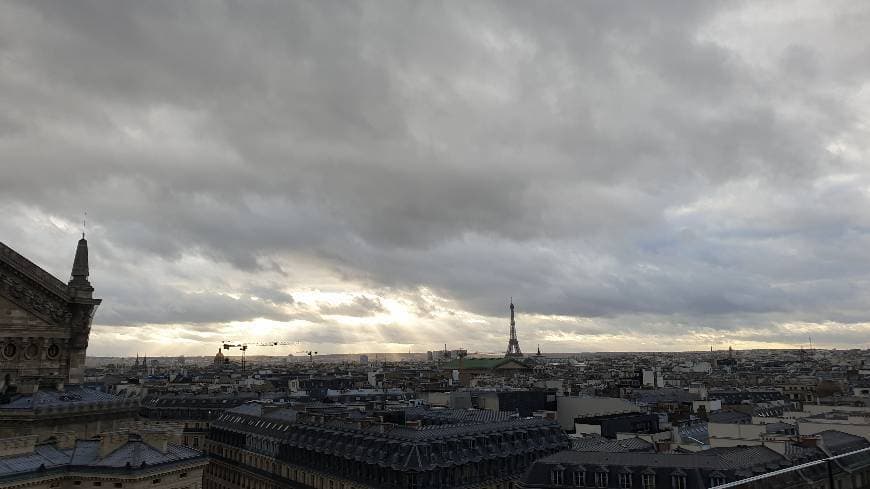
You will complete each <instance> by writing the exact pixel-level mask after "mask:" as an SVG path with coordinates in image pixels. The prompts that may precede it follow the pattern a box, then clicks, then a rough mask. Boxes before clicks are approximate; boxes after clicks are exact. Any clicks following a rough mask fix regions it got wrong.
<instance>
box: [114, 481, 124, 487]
mask: <svg viewBox="0 0 870 489" xmlns="http://www.w3.org/2000/svg"><path fill="white" fill-rule="evenodd" d="M122 486H123V485H122V484H121V483H120V482H116V483H115V487H122Z"/></svg>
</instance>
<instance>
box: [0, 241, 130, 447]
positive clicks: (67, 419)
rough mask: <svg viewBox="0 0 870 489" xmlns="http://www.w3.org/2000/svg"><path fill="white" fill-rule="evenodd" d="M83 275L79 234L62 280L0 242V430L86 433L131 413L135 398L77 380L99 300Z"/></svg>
mask: <svg viewBox="0 0 870 489" xmlns="http://www.w3.org/2000/svg"><path fill="white" fill-rule="evenodd" d="M88 276H89V266H88V242H87V240H85V238H84V235H82V238H81V239H80V240H79V242H78V246H77V247H76V253H75V259H74V260H73V267H72V273H71V278H70V280H69V282H67V283H64V282H62V281H61V280H59V279H57V278H55V277H53V276H52V275H51V274H49V273H48V272H46V271H45V270H43V269H42V268H40V267H39V266H37V265H36V264H34V263H33V262H31V261H30V260H28V259H27V258H25V257H24V256H22V255H20V254H18V253H17V252H15V251H14V250H12V249H11V248H10V247H8V246H6V245H5V244H3V243H0V437H7V436H17V435H37V436H38V437H39V438H40V439H47V438H48V437H50V436H51V435H52V434H53V433H55V432H61V431H73V432H75V433H76V434H77V435H78V436H79V437H83V438H87V437H90V436H93V435H95V434H97V433H100V432H104V431H111V430H114V429H116V428H117V425H118V423H120V422H123V421H126V420H131V419H134V418H135V417H136V415H137V411H138V401H136V400H132V399H124V398H120V397H116V396H113V395H110V394H106V393H102V392H97V391H94V390H92V389H87V388H85V387H83V386H82V385H81V383H82V380H83V373H84V368H85V354H86V351H87V347H88V336H89V334H90V330H91V322H92V321H93V318H94V314H95V313H96V311H97V307H98V306H99V305H100V302H101V300H100V299H95V298H94V288H93V287H92V286H91V284H90V281H89V279H88Z"/></svg>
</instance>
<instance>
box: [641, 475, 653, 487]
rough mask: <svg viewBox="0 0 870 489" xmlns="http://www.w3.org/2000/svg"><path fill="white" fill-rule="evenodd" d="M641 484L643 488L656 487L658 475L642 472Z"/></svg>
mask: <svg viewBox="0 0 870 489" xmlns="http://www.w3.org/2000/svg"><path fill="white" fill-rule="evenodd" d="M640 482H641V485H642V486H643V489H656V475H655V474H654V473H653V474H642V475H641V477H640Z"/></svg>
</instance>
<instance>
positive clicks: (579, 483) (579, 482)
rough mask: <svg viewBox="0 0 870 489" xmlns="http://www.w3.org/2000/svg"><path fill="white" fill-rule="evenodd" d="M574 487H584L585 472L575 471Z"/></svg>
mask: <svg viewBox="0 0 870 489" xmlns="http://www.w3.org/2000/svg"><path fill="white" fill-rule="evenodd" d="M573 479H574V480H573V482H574V487H586V471H585V470H575V471H574V475H573Z"/></svg>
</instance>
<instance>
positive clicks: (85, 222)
mask: <svg viewBox="0 0 870 489" xmlns="http://www.w3.org/2000/svg"><path fill="white" fill-rule="evenodd" d="M87 228H88V211H85V215H84V216H83V217H82V239H85V230H86V229H87Z"/></svg>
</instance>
